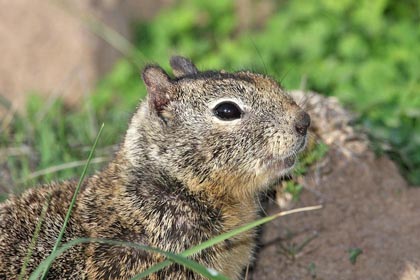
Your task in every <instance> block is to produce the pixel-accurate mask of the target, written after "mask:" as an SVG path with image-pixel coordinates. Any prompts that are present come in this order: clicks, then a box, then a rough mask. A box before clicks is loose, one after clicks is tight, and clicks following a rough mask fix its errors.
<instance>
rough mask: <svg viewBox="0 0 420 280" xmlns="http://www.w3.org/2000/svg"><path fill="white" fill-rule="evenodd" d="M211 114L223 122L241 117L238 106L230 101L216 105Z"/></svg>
mask: <svg viewBox="0 0 420 280" xmlns="http://www.w3.org/2000/svg"><path fill="white" fill-rule="evenodd" d="M213 112H214V114H215V115H216V116H217V117H218V118H219V119H221V120H224V121H232V120H236V119H239V118H240V117H241V116H242V111H241V109H240V108H239V106H238V105H237V104H235V103H233V102H231V101H225V102H221V103H219V104H217V106H216V107H214V109H213Z"/></svg>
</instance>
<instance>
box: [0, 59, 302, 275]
mask: <svg viewBox="0 0 420 280" xmlns="http://www.w3.org/2000/svg"><path fill="white" fill-rule="evenodd" d="M171 65H172V68H173V69H174V73H175V75H176V77H175V78H170V77H169V76H168V75H167V74H166V73H165V72H164V71H163V70H162V69H161V68H160V67H158V66H148V67H146V68H145V70H144V71H143V80H144V82H145V84H146V88H147V91H148V96H147V98H146V100H145V101H144V102H142V103H141V104H140V106H139V108H138V109H137V112H136V113H135V114H134V116H133V118H132V120H131V123H130V125H129V128H128V131H127V134H126V137H125V140H124V142H123V143H122V145H121V148H120V150H119V152H118V153H117V155H116V157H115V159H114V160H113V161H112V162H111V163H110V164H109V165H108V167H107V168H106V169H105V170H104V171H102V172H100V173H98V174H96V175H94V176H92V177H90V178H88V179H87V180H86V181H85V183H84V185H83V188H82V190H81V192H80V194H79V196H78V199H77V202H76V205H75V208H74V210H73V212H72V215H71V219H70V223H69V225H68V227H67V230H66V234H65V237H64V242H65V241H69V240H71V239H74V238H76V237H94V238H106V239H112V240H122V241H130V242H135V243H138V244H145V245H149V246H154V247H158V248H161V249H163V250H168V251H171V252H174V253H179V252H182V251H183V250H185V249H188V248H190V247H192V246H194V245H197V244H199V243H201V242H203V241H206V240H208V239H209V238H212V237H214V236H217V235H219V234H221V233H223V232H227V231H229V230H231V229H233V228H236V227H238V226H241V225H243V224H246V223H248V222H250V221H252V220H254V219H256V218H257V194H258V192H259V191H261V190H264V189H265V188H267V187H268V186H269V185H270V184H272V183H274V182H276V181H278V180H279V179H280V178H281V177H282V176H283V175H284V174H285V173H287V172H288V171H289V170H290V169H291V167H292V165H293V157H294V156H295V155H296V153H297V152H298V151H299V150H300V149H301V148H302V147H303V146H304V144H305V136H306V129H307V127H308V125H309V118H308V117H307V115H306V114H305V113H303V112H302V111H301V109H300V108H299V107H298V106H297V105H296V104H295V103H294V102H293V101H292V99H291V98H290V97H289V96H288V95H287V94H285V93H284V92H283V90H282V89H281V87H280V86H279V85H278V83H277V82H275V81H274V80H272V79H271V78H269V77H266V76H263V75H260V74H254V73H251V72H237V73H225V72H223V71H221V72H212V71H209V72H199V71H198V70H197V68H196V67H195V66H194V65H193V64H192V63H191V62H190V61H189V60H187V59H185V58H182V57H173V58H172V60H171ZM221 100H231V101H234V102H235V103H237V104H238V105H239V106H240V107H241V109H242V110H243V115H242V117H241V118H240V119H238V120H233V121H223V120H220V119H218V118H217V117H215V115H214V113H213V111H212V108H213V107H214V106H215V104H217V103H218V102H220V101H221ZM287 158H288V159H287ZM291 158H292V159H291ZM291 161H292V162H291ZM75 186H76V182H63V183H54V184H51V185H47V186H42V187H39V188H35V189H31V190H29V191H27V192H26V193H24V194H23V195H21V196H20V197H12V198H10V199H9V200H8V201H7V202H5V203H3V204H1V205H0V279H4V278H6V279H13V278H15V277H16V275H17V274H19V272H20V269H21V267H22V263H23V259H24V257H25V255H26V253H27V249H28V247H29V244H30V241H31V238H32V235H33V232H34V229H35V226H36V223H37V221H38V219H39V216H40V214H41V209H42V207H43V205H44V203H45V201H46V200H47V199H48V198H50V203H49V208H48V211H47V215H46V217H45V220H44V221H43V224H42V228H41V234H40V236H39V239H38V242H37V244H36V246H35V250H34V252H33V255H32V258H31V260H30V262H29V265H28V272H29V273H30V272H32V271H33V270H34V268H35V267H36V266H37V265H38V264H39V263H40V261H41V260H43V259H45V258H46V257H47V256H48V254H49V253H50V251H51V249H52V247H53V244H54V242H55V240H56V237H57V235H58V232H59V230H60V227H61V225H62V223H63V220H64V217H65V213H66V210H67V208H68V205H69V203H70V200H71V197H72V194H73V192H74V190H75ZM254 235H255V234H254V231H252V230H251V231H248V232H246V233H242V234H239V235H237V236H235V237H233V238H231V239H229V240H227V241H226V242H223V243H221V244H219V245H216V246H214V247H212V248H209V249H206V250H205V251H203V252H201V253H199V254H196V255H194V256H193V257H192V259H194V260H196V261H198V262H200V263H201V264H204V265H206V266H208V267H211V268H214V269H216V270H218V271H220V272H222V273H223V274H225V275H226V276H228V277H230V278H231V279H239V278H240V275H241V272H242V271H243V269H244V267H246V265H247V264H248V263H249V262H250V260H251V256H252V250H253V245H254V238H255V236H254ZM163 259H164V258H163V257H162V256H160V255H157V254H153V253H149V252H146V251H142V250H137V249H133V248H128V247H123V246H111V245H105V244H97V243H90V244H85V245H80V246H76V247H74V248H72V250H70V251H68V252H67V253H65V254H64V255H62V256H61V257H60V258H59V259H58V260H57V261H55V262H54V264H53V266H52V267H51V269H50V271H49V273H48V279H130V278H131V277H133V276H134V275H136V274H138V273H139V272H141V271H143V270H145V269H146V268H148V267H150V266H151V265H152V264H154V263H156V262H159V261H162V260H163ZM150 279H201V277H200V276H199V275H197V274H194V273H192V272H191V271H189V270H187V269H185V268H184V267H181V266H179V265H175V264H173V265H171V266H169V267H167V268H165V269H163V270H161V271H159V272H157V273H156V274H153V275H151V276H150Z"/></svg>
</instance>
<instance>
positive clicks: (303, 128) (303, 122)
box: [295, 111, 311, 136]
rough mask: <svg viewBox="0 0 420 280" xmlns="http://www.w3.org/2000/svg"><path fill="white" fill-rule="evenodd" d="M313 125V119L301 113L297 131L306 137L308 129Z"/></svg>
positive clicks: (297, 119)
mask: <svg viewBox="0 0 420 280" xmlns="http://www.w3.org/2000/svg"><path fill="white" fill-rule="evenodd" d="M310 124H311V117H309V115H308V113H306V112H304V111H301V112H300V113H299V115H298V116H297V118H296V123H295V129H296V132H297V133H298V134H299V135H302V136H305V135H306V132H307V131H308V127H309V125H310Z"/></svg>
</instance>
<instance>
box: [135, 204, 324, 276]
mask: <svg viewBox="0 0 420 280" xmlns="http://www.w3.org/2000/svg"><path fill="white" fill-rule="evenodd" d="M321 208H322V205H316V206H309V207H302V208H297V209H292V210H288V211H282V212H279V213H277V214H274V215H271V216H268V217H264V218H261V219H259V220H256V221H253V222H251V223H248V224H246V225H243V226H241V227H238V228H236V229H233V230H231V231H228V232H226V233H223V234H221V235H218V236H216V237H214V238H212V239H209V240H207V241H206V242H203V243H201V244H198V245H197V246H194V247H192V248H190V249H188V250H185V251H184V252H182V253H181V254H179V255H180V256H183V257H188V256H191V255H193V254H196V253H198V252H200V251H202V250H204V249H207V248H209V247H211V246H213V245H215V244H217V243H220V242H222V241H224V240H226V239H229V238H231V237H233V236H235V235H237V234H239V233H242V232H244V231H247V230H250V229H252V228H255V227H257V226H260V225H262V224H265V223H268V222H270V221H272V220H274V219H276V218H278V217H281V216H286V215H290V214H294V213H299V212H305V211H314V210H318V209H321ZM171 263H172V262H171V261H169V260H166V261H163V262H160V263H157V264H155V265H153V266H152V267H150V268H149V269H147V270H145V271H144V272H142V273H139V274H137V275H136V276H134V277H133V278H132V279H131V280H137V279H141V278H144V277H146V276H148V275H150V274H152V273H154V272H157V271H159V270H161V269H162V268H164V267H166V266H168V265H170V264H171Z"/></svg>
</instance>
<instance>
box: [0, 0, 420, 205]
mask: <svg viewBox="0 0 420 280" xmlns="http://www.w3.org/2000/svg"><path fill="white" fill-rule="evenodd" d="M419 27H420V2H419V1H417V0H405V1H392V0H360V1H351V0H343V1H335V0H319V1H313V0H301V1H291V0H289V1H288V0H283V1H256V0H236V1H192V0H180V1H175V0H155V1H151V0H102V1H101V0H90V1H87V0H73V1H58V0H43V1H29V0H15V1H8V2H6V1H1V2H0V53H1V54H2V56H1V58H0V195H1V197H0V199H4V198H5V197H6V194H7V193H11V192H20V191H22V190H23V189H24V188H25V187H26V186H30V185H32V184H34V183H39V182H46V181H50V180H52V179H63V178H69V177H77V176H78V175H79V174H80V173H81V168H82V167H83V164H84V160H85V159H86V157H87V155H88V152H89V150H90V147H91V145H92V143H93V140H94V138H95V136H96V134H97V132H98V127H99V126H100V124H101V123H102V122H104V123H105V130H104V133H103V136H102V138H101V140H100V147H98V148H97V151H96V157H95V158H94V160H93V165H94V166H95V168H97V167H98V165H101V164H104V163H105V162H107V161H109V159H110V158H112V155H113V152H114V151H115V150H116V148H117V146H116V145H117V144H118V143H119V142H120V140H121V139H122V137H123V134H124V131H125V130H126V127H127V123H128V120H129V118H130V116H131V114H132V113H133V112H134V110H135V107H136V105H137V103H138V101H139V100H140V99H141V98H142V97H144V95H145V89H144V86H143V84H142V82H141V80H140V75H139V73H140V71H141V68H142V67H143V66H144V65H145V64H147V63H158V64H160V65H162V66H163V67H164V68H166V69H167V70H168V71H169V63H168V60H169V57H170V56H171V55H174V54H179V55H184V56H187V57H190V58H191V59H192V60H193V61H194V62H195V63H196V65H197V66H198V67H199V68H200V69H212V68H213V69H225V70H228V71H235V70H241V69H250V70H253V71H257V72H261V73H266V74H269V75H272V76H274V77H275V78H276V79H277V80H279V81H280V82H281V83H282V85H283V86H284V87H285V88H286V89H287V90H292V89H302V90H307V91H316V92H319V93H321V94H324V95H328V96H336V97H337V98H338V99H339V100H340V101H341V102H342V103H343V104H344V105H345V106H346V107H347V108H349V109H350V110H352V111H353V112H354V113H355V126H357V127H358V128H359V129H361V130H364V131H366V133H367V134H368V135H369V136H370V138H371V140H372V146H373V148H374V149H375V151H376V152H377V153H379V154H383V153H386V154H388V155H389V156H390V157H391V158H392V159H393V160H394V161H395V162H396V163H397V164H398V166H399V168H400V170H401V172H402V174H403V175H404V176H405V178H406V179H407V180H408V181H409V182H410V183H411V184H412V185H420V47H419V46H420V28H419Z"/></svg>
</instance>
